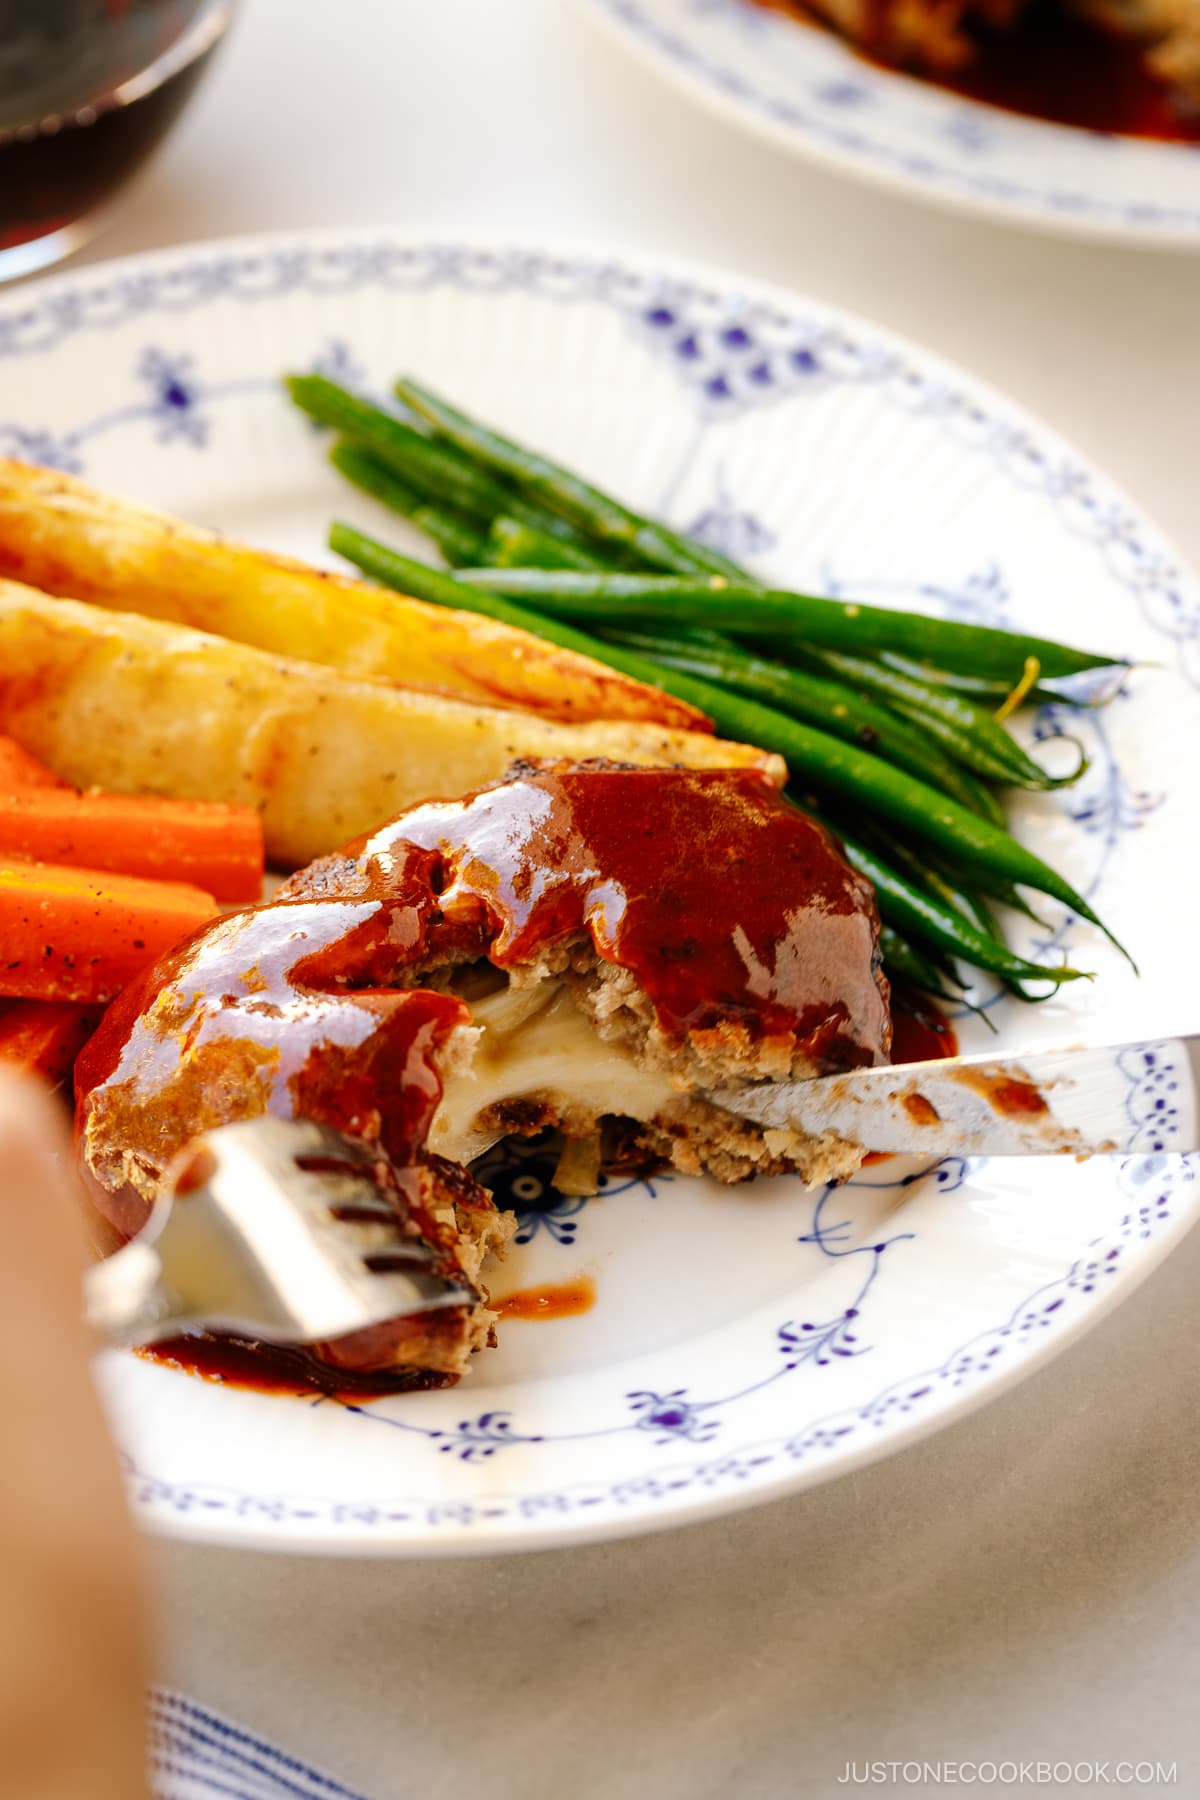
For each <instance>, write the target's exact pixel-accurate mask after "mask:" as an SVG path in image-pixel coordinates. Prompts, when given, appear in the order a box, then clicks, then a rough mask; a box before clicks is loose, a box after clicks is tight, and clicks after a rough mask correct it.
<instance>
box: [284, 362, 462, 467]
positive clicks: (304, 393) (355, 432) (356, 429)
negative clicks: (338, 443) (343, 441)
mask: <svg viewBox="0 0 1200 1800" xmlns="http://www.w3.org/2000/svg"><path fill="white" fill-rule="evenodd" d="M284 386H285V387H286V388H287V391H288V393H289V394H290V395H291V397H292V400H293V401H294V402H295V404H296V405H297V406H298V407H299V408H300V410H301V412H304V413H307V414H308V416H309V418H310V419H315V420H316V422H317V424H318V425H332V426H333V428H334V430H335V431H340V432H343V433H344V434H345V436H346V437H352V438H356V439H358V440H360V441H361V442H362V443H364V444H370V445H371V446H372V448H373V449H380V450H385V449H387V448H388V446H389V445H390V444H401V445H403V444H405V443H407V442H408V441H409V440H410V439H411V438H413V437H414V436H415V437H419V438H421V439H422V440H423V441H424V442H425V443H429V442H431V441H432V440H431V438H430V434H429V427H428V426H427V425H426V423H425V421H424V419H422V418H421V416H420V415H419V414H417V413H413V412H411V411H410V410H409V409H408V408H407V407H406V408H404V410H403V412H400V413H397V412H388V411H387V410H386V409H385V408H384V407H382V406H376V405H375V404H374V402H373V401H371V400H364V399H363V397H362V395H361V394H356V393H354V392H353V391H352V390H351V389H350V388H346V387H342V386H341V385H340V384H339V383H338V382H336V381H330V380H329V378H328V377H327V376H325V375H285V376H284Z"/></svg>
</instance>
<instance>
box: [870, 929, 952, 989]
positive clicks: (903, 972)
mask: <svg viewBox="0 0 1200 1800" xmlns="http://www.w3.org/2000/svg"><path fill="white" fill-rule="evenodd" d="M879 949H880V952H881V954H882V956H883V966H884V969H885V970H886V972H887V974H888V975H889V976H890V977H891V978H892V979H893V980H897V981H904V982H907V983H908V985H909V986H910V987H916V988H920V989H921V991H922V993H926V994H932V995H933V996H934V997H935V999H938V1000H946V1001H950V1002H952V1003H953V1002H957V1001H958V1000H959V999H960V996H959V995H958V994H953V993H951V991H950V989H949V987H948V986H947V985H946V981H947V977H946V976H945V975H944V974H943V973H942V971H941V970H940V969H939V968H938V967H937V965H936V964H935V962H934V960H933V957H932V956H931V955H928V954H927V953H926V952H925V951H924V950H918V949H916V948H915V946H914V945H912V944H910V943H909V942H908V941H907V939H905V938H902V937H901V936H900V933H899V932H898V931H896V930H895V929H894V928H893V927H892V926H891V925H881V926H880V928H879Z"/></svg>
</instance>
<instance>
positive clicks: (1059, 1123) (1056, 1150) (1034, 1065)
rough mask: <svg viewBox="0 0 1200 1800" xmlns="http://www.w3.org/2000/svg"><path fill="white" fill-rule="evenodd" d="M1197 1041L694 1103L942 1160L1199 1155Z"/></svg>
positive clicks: (746, 1091) (1066, 1052) (806, 1085)
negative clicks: (709, 1103) (1166, 1152)
mask: <svg viewBox="0 0 1200 1800" xmlns="http://www.w3.org/2000/svg"><path fill="white" fill-rule="evenodd" d="M1198 1093H1200V1038H1198V1037H1186V1038H1158V1039H1153V1040H1147V1041H1146V1042H1144V1043H1133V1044H1115V1045H1108V1046H1105V1047H1102V1048H1096V1047H1094V1046H1086V1047H1082V1046H1081V1047H1077V1048H1068V1049H1057V1050H1035V1051H1033V1052H1029V1053H1025V1054H1021V1055H1015V1056H956V1057H946V1058H944V1059H942V1060H940V1061H936V1062H921V1063H896V1064H892V1065H890V1066H886V1067H883V1068H873V1069H853V1070H851V1071H849V1072H848V1073H846V1074H843V1075H826V1076H821V1077H819V1078H818V1079H816V1080H813V1081H784V1082H763V1083H761V1084H751V1085H749V1086H747V1087H745V1088H743V1089H739V1090H738V1092H737V1094H736V1096H735V1095H731V1094H730V1092H729V1090H728V1089H726V1090H724V1091H721V1090H712V1091H710V1092H709V1093H708V1094H706V1096H705V1098H706V1099H708V1100H711V1101H712V1102H713V1103H714V1104H715V1105H718V1106H723V1107H725V1108H726V1110H728V1111H731V1112H737V1113H739V1114H740V1115H741V1116H742V1117H743V1118H747V1119H752V1120H753V1121H754V1122H755V1123H756V1124H759V1125H762V1126H765V1127H767V1128H775V1129H778V1130H793V1131H801V1132H804V1133H805V1134H807V1135H809V1136H812V1137H817V1136H819V1135H820V1134H821V1133H823V1132H832V1133H833V1135H834V1136H835V1137H838V1138H840V1139H842V1140H844V1141H845V1142H847V1143H854V1144H859V1145H861V1146H862V1147H863V1148H864V1149H866V1150H887V1151H892V1152H897V1153H901V1154H916V1155H932V1156H946V1155H953V1154H959V1155H963V1156H1050V1155H1056V1154H1057V1155H1068V1156H1095V1155H1107V1156H1113V1155H1132V1154H1136V1153H1138V1152H1147V1153H1153V1152H1156V1151H1164V1150H1195V1149H1200V1103H1198Z"/></svg>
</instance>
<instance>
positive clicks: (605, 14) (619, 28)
mask: <svg viewBox="0 0 1200 1800" xmlns="http://www.w3.org/2000/svg"><path fill="white" fill-rule="evenodd" d="M575 4H576V6H577V8H578V9H579V10H580V11H581V12H582V13H583V15H584V16H585V17H587V18H588V19H590V20H591V22H592V24H593V25H594V26H595V28H596V29H597V30H598V31H599V32H600V33H601V34H602V35H603V36H605V37H606V38H607V39H608V41H609V42H610V43H615V44H618V45H620V46H621V47H622V48H623V49H624V51H625V53H626V54H627V55H630V56H633V57H634V58H635V59H636V60H637V62H638V63H639V64H640V65H641V66H642V67H643V68H646V69H649V70H651V71H652V72H653V73H654V74H656V75H657V76H658V77H659V78H660V79H661V80H664V81H666V82H667V83H668V84H669V85H670V86H671V88H672V89H674V91H675V92H676V93H680V94H683V95H684V96H686V97H687V98H689V99H690V100H692V101H694V102H696V103H698V104H699V105H700V106H702V107H703V108H704V109H705V110H706V111H708V112H709V113H711V114H713V115H715V116H716V117H717V118H719V119H722V120H724V121H725V122H726V123H727V124H730V125H734V126H736V127H738V128H739V129H740V130H742V131H743V132H748V133H750V134H751V135H752V136H753V137H755V138H757V139H758V140H759V141H760V142H761V143H766V144H770V145H772V146H773V147H774V148H775V149H778V150H783V151H785V152H787V154H789V155H790V156H796V157H801V158H803V159H805V160H807V161H809V162H812V163H813V164H815V165H816V166H818V167H820V168H822V169H824V170H826V171H827V172H829V173H832V174H836V175H841V176H849V177H851V178H853V179H855V180H859V181H863V182H865V183H866V184H867V185H868V186H870V187H872V188H874V189H875V190H876V191H879V192H883V193H885V194H892V195H895V196H898V197H900V198H903V199H905V200H908V201H917V202H923V203H926V204H929V205H932V206H935V207H937V208H938V209H939V210H941V211H943V212H949V213H951V214H952V215H954V216H955V217H957V218H968V219H972V220H974V221H975V222H976V223H979V222H981V221H982V222H986V223H990V224H999V225H1007V226H1008V227H1009V228H1010V229H1015V230H1020V229H1022V228H1024V229H1029V230H1034V231H1036V232H1037V233H1038V234H1039V235H1041V236H1046V237H1051V238H1059V239H1067V240H1069V241H1073V242H1082V243H1091V244H1108V245H1120V246H1124V247H1126V248H1130V249H1141V250H1162V251H1168V252H1174V253H1176V254H1178V253H1180V252H1186V251H1188V250H1195V249H1196V248H1197V246H1200V194H1198V196H1197V201H1196V205H1195V207H1194V209H1193V216H1192V220H1191V222H1190V223H1188V224H1159V223H1155V222H1154V221H1152V220H1145V221H1141V222H1139V221H1137V220H1136V219H1135V218H1133V217H1130V216H1128V214H1126V215H1125V216H1121V217H1112V216H1109V215H1106V214H1104V213H1102V212H1101V211H1099V210H1095V211H1090V210H1088V208H1086V207H1078V208H1071V209H1067V208H1061V209H1060V208H1055V207H1052V206H1050V205H1049V204H1048V203H1039V202H1038V201H1036V200H1033V199H1023V198H1020V197H1013V196H1003V195H999V194H995V193H989V192H987V191H986V190H983V189H978V190H974V189H969V188H967V187H966V186H965V185H963V184H962V183H960V182H957V181H956V180H955V177H954V171H953V169H952V167H951V166H950V165H949V163H948V162H947V164H946V165H945V166H944V167H939V168H936V169H934V168H931V169H930V170H929V172H928V173H926V174H909V173H905V172H903V171H901V170H899V169H896V168H894V167H892V166H891V165H890V163H889V162H888V160H887V159H886V158H885V157H884V156H882V155H875V154H871V153H869V152H857V153H856V152H855V151H854V150H852V149H844V148H841V147H839V146H838V145H836V144H834V143H832V142H827V141H826V140H824V139H823V138H822V136H821V134H820V133H818V132H816V131H811V130H805V129H804V128H802V127H801V126H798V125H789V124H786V123H784V122H783V121H782V120H780V119H778V118H776V117H775V116H773V110H772V109H771V108H770V107H769V105H768V104H767V103H766V102H765V98H764V103H763V104H762V105H758V104H755V103H754V101H753V100H751V99H749V98H745V99H739V98H736V97H734V96H733V95H732V94H730V93H729V92H728V91H727V90H726V88H725V87H724V86H723V85H722V84H721V83H720V82H718V81H717V80H716V79H715V78H712V77H711V75H710V71H709V69H708V68H707V66H704V67H703V68H697V67H695V66H694V65H693V64H691V63H688V62H686V61H685V60H684V59H682V58H676V57H673V56H671V55H669V54H668V53H667V52H666V51H665V50H663V49H662V48H660V47H659V46H657V45H656V44H655V43H654V42H653V41H652V40H651V38H650V36H649V34H648V32H643V31H640V30H638V29H637V26H636V24H635V23H634V21H632V20H631V19H629V18H628V17H622V16H620V14H619V12H618V8H619V7H622V6H627V4H628V0H575ZM793 23H794V22H793ZM846 54H847V58H848V59H852V58H853V52H852V51H849V50H848V51H847V52H846ZM854 66H855V67H858V66H859V65H858V62H857V59H855V60H854ZM867 66H868V67H870V69H871V72H872V75H873V76H875V77H880V78H884V79H886V80H887V81H889V82H900V83H904V84H905V85H906V86H914V85H922V86H923V85H924V84H918V83H916V82H915V81H914V78H913V77H911V76H908V75H905V74H904V73H903V71H901V70H895V69H888V68H885V67H884V66H882V65H878V66H876V65H867ZM756 98H759V97H758V96H756ZM954 99H955V102H956V104H958V105H959V106H961V107H962V108H964V109H965V110H966V111H967V112H968V114H979V115H981V116H983V117H986V118H990V117H991V116H992V115H993V114H995V113H997V112H999V113H1001V114H1002V116H1004V117H1005V118H1006V120H1007V119H1009V118H1011V119H1012V121H1014V122H1015V124H1016V125H1017V126H1020V125H1025V126H1028V127H1033V126H1037V127H1039V128H1040V129H1042V130H1046V131H1066V132H1069V133H1070V134H1071V136H1072V137H1080V136H1082V137H1086V136H1088V135H1091V134H1089V133H1086V132H1082V131H1080V130H1079V129H1078V128H1077V127H1073V126H1065V125H1059V124H1057V123H1056V122H1055V121H1054V120H1052V119H1044V120H1036V119H1031V120H1026V119H1023V118H1022V115H1020V114H1012V115H1009V114H1008V113H1007V110H1006V109H1005V108H1002V107H993V106H989V105H987V104H985V103H984V102H981V101H977V100H972V99H971V98H970V97H969V96H967V95H955V96H954ZM1096 135H1101V136H1105V135H1110V136H1112V137H1114V138H1116V139H1117V140H1118V141H1124V139H1123V138H1121V136H1120V134H1117V133H1112V134H1096ZM1131 141H1134V142H1136V141H1138V140H1131ZM1149 141H1150V142H1152V143H1154V144H1156V145H1157V146H1158V147H1160V148H1162V147H1167V148H1169V147H1170V146H1169V144H1166V142H1165V140H1160V139H1152V140H1149ZM1186 148H1187V147H1186V146H1185V149H1186ZM1195 156H1196V163H1197V167H1198V168H1200V148H1198V149H1197V151H1196V152H1195ZM1135 204H1145V205H1149V204H1151V203H1150V202H1149V201H1146V202H1143V203H1134V202H1130V207H1131V208H1132V207H1133V206H1134V205H1135Z"/></svg>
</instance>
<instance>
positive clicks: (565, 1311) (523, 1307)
mask: <svg viewBox="0 0 1200 1800" xmlns="http://www.w3.org/2000/svg"><path fill="white" fill-rule="evenodd" d="M595 1304H596V1284H595V1282H594V1281H593V1280H592V1278H591V1276H590V1275H578V1276H576V1278H575V1279H574V1280H573V1281H560V1282H555V1283H553V1284H552V1285H551V1286H549V1287H534V1288H518V1289H517V1291H516V1293H513V1294H505V1295H503V1297H502V1298H501V1299H499V1300H493V1301H492V1306H493V1309H494V1310H495V1311H496V1312H497V1313H499V1315H500V1317H501V1318H502V1319H571V1318H575V1317H576V1316H577V1315H578V1314H579V1313H586V1312H591V1310H592V1308H593V1306H595Z"/></svg>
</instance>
